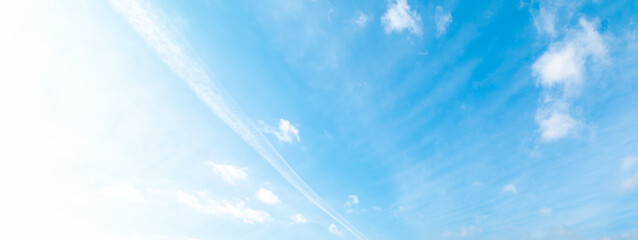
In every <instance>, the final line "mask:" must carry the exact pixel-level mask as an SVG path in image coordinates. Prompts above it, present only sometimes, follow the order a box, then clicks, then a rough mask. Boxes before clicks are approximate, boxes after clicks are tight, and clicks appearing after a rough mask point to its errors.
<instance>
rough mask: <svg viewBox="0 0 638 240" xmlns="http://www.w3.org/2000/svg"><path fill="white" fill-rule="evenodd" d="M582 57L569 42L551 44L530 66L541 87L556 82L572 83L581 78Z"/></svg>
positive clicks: (550, 85)
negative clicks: (556, 44) (566, 43)
mask: <svg viewBox="0 0 638 240" xmlns="http://www.w3.org/2000/svg"><path fill="white" fill-rule="evenodd" d="M583 64H584V63H583V59H582V57H580V56H577V53H576V49H575V48H574V46H572V45H571V44H568V45H564V46H553V47H551V48H550V49H549V50H547V51H546V52H545V53H543V55H541V57H540V58H538V60H536V62H535V63H534V66H533V67H532V68H533V70H534V73H536V74H537V76H538V77H539V80H540V83H541V85H543V87H547V88H548V87H554V86H556V85H558V84H565V85H573V84H576V83H579V82H580V80H581V78H582V71H583Z"/></svg>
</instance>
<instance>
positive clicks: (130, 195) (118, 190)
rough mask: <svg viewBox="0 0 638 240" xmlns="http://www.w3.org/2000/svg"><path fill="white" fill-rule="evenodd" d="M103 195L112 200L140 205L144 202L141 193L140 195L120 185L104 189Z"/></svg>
mask: <svg viewBox="0 0 638 240" xmlns="http://www.w3.org/2000/svg"><path fill="white" fill-rule="evenodd" d="M104 193H106V194H107V195H109V196H110V197H112V198H115V199H119V200H124V201H129V202H136V203H142V202H145V201H146V200H145V199H144V196H142V193H140V191H138V190H137V189H135V188H134V187H132V186H129V185H126V184H121V185H119V186H109V187H105V188H104Z"/></svg>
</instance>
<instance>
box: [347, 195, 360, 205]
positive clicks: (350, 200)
mask: <svg viewBox="0 0 638 240" xmlns="http://www.w3.org/2000/svg"><path fill="white" fill-rule="evenodd" d="M357 204H359V197H357V195H348V201H347V202H346V206H348V207H350V206H354V205H357Z"/></svg>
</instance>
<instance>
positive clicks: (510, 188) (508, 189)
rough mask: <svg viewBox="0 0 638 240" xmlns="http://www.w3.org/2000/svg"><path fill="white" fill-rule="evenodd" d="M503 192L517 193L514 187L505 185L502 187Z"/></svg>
mask: <svg viewBox="0 0 638 240" xmlns="http://www.w3.org/2000/svg"><path fill="white" fill-rule="evenodd" d="M503 192H510V193H518V190H516V185H514V184H507V185H505V186H503Z"/></svg>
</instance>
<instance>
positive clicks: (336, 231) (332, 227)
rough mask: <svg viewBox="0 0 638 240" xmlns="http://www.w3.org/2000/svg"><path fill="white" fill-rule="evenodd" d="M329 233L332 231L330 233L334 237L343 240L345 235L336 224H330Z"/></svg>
mask: <svg viewBox="0 0 638 240" xmlns="http://www.w3.org/2000/svg"><path fill="white" fill-rule="evenodd" d="M328 231H330V233H332V234H334V235H337V236H339V237H340V238H343V233H342V232H341V231H339V228H337V226H336V225H334V224H330V227H328Z"/></svg>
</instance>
